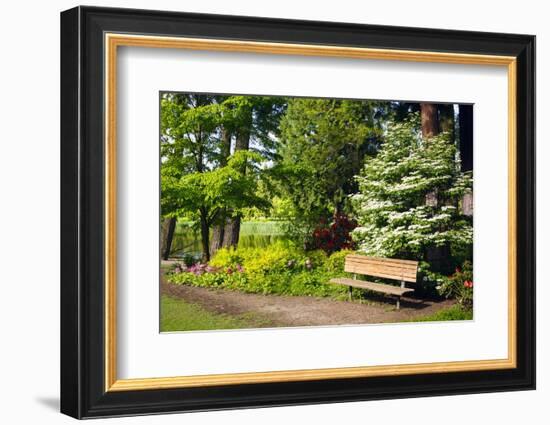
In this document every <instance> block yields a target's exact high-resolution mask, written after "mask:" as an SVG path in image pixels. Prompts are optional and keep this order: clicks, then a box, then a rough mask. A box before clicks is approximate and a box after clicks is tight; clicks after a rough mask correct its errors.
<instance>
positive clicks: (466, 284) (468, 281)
mask: <svg viewBox="0 0 550 425" xmlns="http://www.w3.org/2000/svg"><path fill="white" fill-rule="evenodd" d="M464 286H465V287H466V288H473V287H474V282H472V281H471V280H465V281H464Z"/></svg>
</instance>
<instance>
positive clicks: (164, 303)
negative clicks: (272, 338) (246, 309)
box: [160, 296, 270, 332]
mask: <svg viewBox="0 0 550 425" xmlns="http://www.w3.org/2000/svg"><path fill="white" fill-rule="evenodd" d="M160 307H161V309H160V331H161V332H175V331H204V330H215V329H243V328H258V327H269V326H270V322H269V321H268V320H266V319H262V318H259V317H255V316H253V315H251V314H241V315H238V316H229V315H227V314H216V313H211V312H209V311H206V310H205V309H203V308H202V307H200V306H198V305H196V304H190V303H187V302H185V301H182V300H179V299H176V298H171V297H168V296H162V298H161V306H160Z"/></svg>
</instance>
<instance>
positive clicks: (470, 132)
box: [458, 105, 474, 217]
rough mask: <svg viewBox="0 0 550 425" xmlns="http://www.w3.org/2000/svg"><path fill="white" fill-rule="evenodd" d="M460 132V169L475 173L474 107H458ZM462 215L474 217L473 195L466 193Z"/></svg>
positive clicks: (463, 199)
mask: <svg viewBox="0 0 550 425" xmlns="http://www.w3.org/2000/svg"><path fill="white" fill-rule="evenodd" d="M458 131H459V138H460V140H459V142H460V169H461V170H462V171H463V172H465V171H473V169H474V107H473V106H472V105H459V106H458ZM461 206H462V214H464V215H466V216H468V217H472V216H473V215H474V196H473V193H466V194H464V196H463V197H462V202H461Z"/></svg>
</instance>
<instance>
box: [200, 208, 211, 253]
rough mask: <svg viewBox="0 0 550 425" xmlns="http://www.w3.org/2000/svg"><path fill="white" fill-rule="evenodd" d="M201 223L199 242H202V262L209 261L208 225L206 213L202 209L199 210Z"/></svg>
mask: <svg viewBox="0 0 550 425" xmlns="http://www.w3.org/2000/svg"><path fill="white" fill-rule="evenodd" d="M200 224H201V243H202V262H203V263H207V262H208V261H210V226H209V225H208V221H207V213H206V211H204V210H203V209H201V211H200Z"/></svg>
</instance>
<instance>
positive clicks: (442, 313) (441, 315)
mask: <svg viewBox="0 0 550 425" xmlns="http://www.w3.org/2000/svg"><path fill="white" fill-rule="evenodd" d="M473 318H474V313H473V311H471V310H469V311H465V310H463V309H462V308H460V306H459V305H458V304H455V305H453V306H452V307H449V308H444V309H442V310H439V311H438V312H436V313H434V314H430V315H428V316H421V317H416V318H414V319H412V320H411V322H444V321H447V320H472V319H473Z"/></svg>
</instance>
